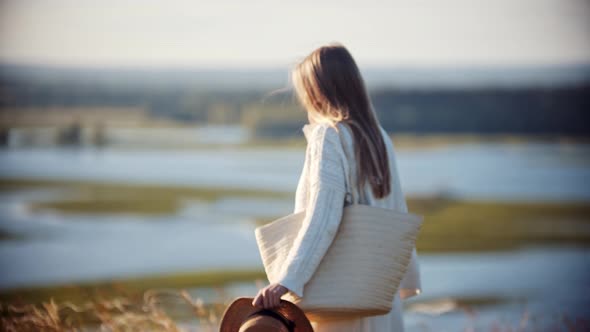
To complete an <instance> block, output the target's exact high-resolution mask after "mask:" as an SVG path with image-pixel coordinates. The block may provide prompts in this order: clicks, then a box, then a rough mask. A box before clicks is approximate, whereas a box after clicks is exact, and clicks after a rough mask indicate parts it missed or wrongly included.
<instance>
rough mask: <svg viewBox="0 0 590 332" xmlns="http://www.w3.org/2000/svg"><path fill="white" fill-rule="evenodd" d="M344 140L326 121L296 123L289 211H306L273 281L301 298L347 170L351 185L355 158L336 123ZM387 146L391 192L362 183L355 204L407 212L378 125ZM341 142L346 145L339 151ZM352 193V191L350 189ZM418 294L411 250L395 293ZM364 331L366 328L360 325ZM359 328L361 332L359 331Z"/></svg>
mask: <svg viewBox="0 0 590 332" xmlns="http://www.w3.org/2000/svg"><path fill="white" fill-rule="evenodd" d="M337 126H338V127H339V129H340V131H341V135H342V139H343V140H344V141H343V142H342V143H344V144H342V143H341V136H340V135H339V134H338V132H337V131H336V130H335V129H334V128H332V127H330V126H329V125H328V124H319V123H314V124H306V125H304V126H303V127H302V131H303V133H304V136H305V139H306V140H307V149H306V156H305V163H304V166H303V170H302V172H301V176H300V178H299V183H298V185H297V191H296V195H295V208H294V211H293V212H294V213H296V212H299V211H301V210H304V209H307V212H306V217H305V219H304V221H303V226H302V228H301V230H300V231H299V233H298V235H297V238H296V239H295V242H294V244H293V247H292V249H291V251H290V253H289V255H288V258H287V260H286V261H285V263H284V265H283V271H282V274H281V275H282V277H281V278H279V280H278V283H280V284H281V285H283V286H285V287H286V288H288V289H289V290H290V291H292V292H293V293H295V294H297V295H299V296H301V297H303V296H305V294H304V293H303V287H304V285H305V283H307V281H309V280H310V278H311V277H312V275H313V273H314V271H315V270H316V268H317V266H318V265H319V263H320V261H321V259H322V257H323V256H324V255H325V253H326V251H327V250H328V247H329V246H330V244H331V243H332V240H333V239H334V236H335V234H336V230H337V229H338V226H339V223H340V219H341V217H342V212H343V202H344V199H345V194H346V188H347V186H348V181H347V180H346V179H347V174H348V171H350V172H352V173H351V178H352V181H353V182H352V183H356V168H357V166H356V162H355V161H354V160H348V159H347V155H348V156H349V157H350V158H354V156H355V154H354V149H353V144H354V142H353V139H352V133H351V131H350V129H349V127H348V126H347V125H345V124H343V123H338V124H337ZM379 129H380V131H381V133H382V135H383V139H384V141H385V144H386V147H387V154H388V156H389V165H390V171H391V181H392V186H391V188H392V192H391V194H390V195H388V196H386V197H384V198H381V199H377V198H375V197H374V196H373V193H372V190H371V188H370V184H369V183H368V182H367V183H366V185H365V188H364V189H363V191H362V192H361V194H362V195H361V202H360V203H361V204H368V205H371V206H377V207H383V208H389V209H393V210H397V211H402V212H407V211H408V208H407V205H406V200H405V197H404V194H403V192H402V188H401V182H400V177H399V174H398V168H397V162H396V158H395V152H394V147H393V142H392V141H391V139H390V137H389V135H387V133H386V131H385V130H384V129H383V128H382V127H381V126H379ZM343 145H344V147H345V148H346V149H347V152H346V153H345V152H344V151H343ZM355 195H358V192H355ZM420 292H421V283H420V271H419V266H418V257H417V254H416V250H415V249H414V251H413V253H412V259H411V261H410V265H409V268H408V271H407V273H406V275H405V277H404V279H403V280H402V282H401V285H400V290H399V294H398V295H399V296H400V297H401V299H404V298H408V297H411V296H414V295H416V294H419V293H420ZM365 330H366V329H365ZM363 331H364V330H363Z"/></svg>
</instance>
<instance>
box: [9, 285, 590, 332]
mask: <svg viewBox="0 0 590 332" xmlns="http://www.w3.org/2000/svg"><path fill="white" fill-rule="evenodd" d="M219 294H220V298H219V300H218V301H216V302H215V303H210V304H205V303H204V302H203V301H202V300H201V299H200V298H198V297H197V298H192V297H191V296H190V295H189V294H188V292H186V291H185V290H182V289H181V290H165V289H150V290H147V291H145V292H144V294H143V296H142V297H141V298H140V299H138V300H131V299H129V298H127V297H124V296H117V297H113V298H110V299H88V300H87V301H85V302H84V303H83V304H74V303H72V302H69V301H64V302H58V301H55V300H54V299H51V300H49V301H46V302H43V303H39V304H25V305H22V304H19V305H15V304H11V303H2V302H0V326H1V327H2V331H78V330H81V329H87V328H93V330H101V331H103V330H108V331H166V332H180V331H203V332H208V331H218V330H219V324H220V322H221V318H222V317H223V313H224V311H225V308H227V306H228V305H229V303H230V302H231V300H232V299H230V298H228V297H227V296H226V295H224V294H223V293H219ZM507 301H508V299H503V298H465V299H462V298H444V299H431V300H427V301H422V302H424V303H420V301H413V303H412V304H410V305H408V304H407V303H404V307H405V308H408V307H409V309H410V310H413V308H415V309H416V310H417V311H423V310H425V309H426V310H428V311H433V310H434V311H436V310H437V308H440V309H442V312H440V313H434V314H430V317H428V316H424V318H423V319H422V321H421V324H420V325H421V328H422V329H423V330H424V331H440V330H441V326H440V322H441V321H440V319H439V320H438V321H437V317H438V316H440V315H444V314H445V313H446V312H449V311H452V312H459V313H463V314H464V315H465V318H466V323H465V327H464V330H465V331H475V330H478V331H493V332H504V331H505V332H508V331H510V332H512V331H522V332H525V331H540V330H543V331H545V330H551V331H586V330H587V329H588V327H589V326H590V321H589V320H588V319H587V318H586V317H575V316H571V315H569V314H568V313H566V312H563V313H556V314H555V315H552V316H550V317H547V316H546V315H545V314H542V313H535V312H531V311H529V310H528V309H527V308H526V307H524V308H523V310H522V313H521V314H520V317H519V318H517V319H513V320H509V321H506V320H505V319H504V318H503V317H502V316H501V315H498V318H497V319H496V320H494V321H492V322H491V323H487V324H486V325H487V326H486V327H482V326H480V325H482V324H481V322H478V310H480V309H481V308H482V307H485V306H489V305H492V306H493V305H497V304H501V303H504V302H507ZM429 308H430V309H429ZM182 323H184V324H182ZM186 323H190V325H187V324H186Z"/></svg>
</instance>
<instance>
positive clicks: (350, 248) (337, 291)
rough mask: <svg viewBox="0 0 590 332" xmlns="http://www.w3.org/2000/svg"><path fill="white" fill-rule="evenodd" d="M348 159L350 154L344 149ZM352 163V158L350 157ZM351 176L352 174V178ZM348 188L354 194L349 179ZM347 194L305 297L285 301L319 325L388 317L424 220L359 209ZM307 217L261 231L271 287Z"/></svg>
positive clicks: (302, 215) (281, 220) (285, 220)
mask: <svg viewBox="0 0 590 332" xmlns="http://www.w3.org/2000/svg"><path fill="white" fill-rule="evenodd" d="M344 151H345V153H346V149H344ZM347 157H348V154H347ZM348 173H349V172H348ZM347 179H348V184H347V188H351V186H350V184H351V183H352V182H351V181H350V174H348V176H347ZM352 192H354V188H353V190H350V189H347V195H346V197H347V198H348V196H349V195H350V197H351V199H350V201H349V200H346V202H343V203H349V204H343V206H344V207H343V214H342V219H341V222H340V225H339V228H338V231H337V233H336V235H335V237H334V241H333V242H332V244H331V245H330V247H329V248H328V251H327V252H326V254H325V256H324V257H323V258H322V260H321V262H320V263H319V265H318V267H317V269H316V271H315V272H314V275H313V276H312V278H311V279H310V280H309V281H308V282H307V283H306V284H305V286H304V294H305V295H304V296H303V297H298V296H297V295H296V294H294V293H292V292H288V293H287V294H285V295H284V296H283V297H282V298H283V299H286V300H288V301H291V302H293V303H295V304H296V305H298V306H299V307H300V308H301V309H303V310H304V312H305V313H306V315H307V316H308V317H309V318H310V319H312V320H314V321H325V320H332V319H341V318H350V317H354V316H372V315H383V314H386V313H388V312H389V311H391V308H392V302H393V299H394V296H395V294H396V292H397V290H398V288H399V285H400V283H401V281H402V279H403V277H404V275H405V273H406V270H407V268H408V265H409V263H410V259H411V256H412V251H413V248H414V246H415V242H416V238H417V236H418V233H419V230H420V227H421V225H422V221H423V217H422V216H419V215H415V214H411V213H405V212H400V211H395V210H392V209H385V208H380V207H374V206H369V205H362V204H356V201H355V199H354V198H355V195H353V193H352ZM304 218H305V211H300V212H298V213H294V214H290V215H287V216H284V217H282V218H279V219H276V220H275V221H273V222H271V223H269V224H267V225H264V226H260V227H258V228H256V230H255V234H256V241H257V244H258V248H259V251H260V255H261V257H262V261H263V264H264V269H265V272H266V275H267V277H268V279H269V281H270V282H271V283H273V282H275V280H277V279H278V278H279V275H280V272H281V271H282V268H283V263H284V262H285V261H286V258H287V255H288V254H289V251H290V249H291V247H292V246H293V242H294V240H295V237H296V236H297V233H298V232H299V229H300V228H301V225H302V222H303V220H304Z"/></svg>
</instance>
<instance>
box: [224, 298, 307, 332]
mask: <svg viewBox="0 0 590 332" xmlns="http://www.w3.org/2000/svg"><path fill="white" fill-rule="evenodd" d="M252 301H254V299H253V298H251V297H241V298H238V299H236V300H235V301H234V302H232V304H230V305H229V307H227V309H225V312H224V313H223V318H222V320H221V325H220V327H219V331H220V332H267V331H268V332H270V331H273V332H313V328H312V326H311V323H310V322H309V320H308V319H307V317H305V314H304V313H303V311H302V310H301V309H299V307H297V306H296V305H295V304H293V303H291V302H289V301H286V300H281V304H280V305H279V306H277V307H275V308H272V309H263V308H259V307H255V306H253V305H252Z"/></svg>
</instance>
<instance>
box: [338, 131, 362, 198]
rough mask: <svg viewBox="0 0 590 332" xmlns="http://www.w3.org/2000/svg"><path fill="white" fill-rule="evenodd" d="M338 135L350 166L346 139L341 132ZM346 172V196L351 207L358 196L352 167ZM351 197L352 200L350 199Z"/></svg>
mask: <svg viewBox="0 0 590 332" xmlns="http://www.w3.org/2000/svg"><path fill="white" fill-rule="evenodd" d="M343 126H346V125H345V124H343ZM337 132H338V135H339V136H340V144H341V146H342V151H343V152H344V154H345V155H346V159H347V160H348V163H349V164H350V161H351V159H350V157H349V154H348V152H347V150H346V146H345V145H344V142H345V140H344V138H343V137H342V133H341V132H340V130H337ZM344 172H345V173H346V178H347V179H348V184H347V185H346V196H345V198H344V199H345V200H346V201H347V202H348V203H349V205H352V204H355V202H356V201H355V199H354V198H355V197H358V195H355V194H354V192H355V186H354V185H353V182H352V175H351V174H350V173H351V172H350V167H349V168H348V169H345V170H344ZM349 197H350V199H348V198H349Z"/></svg>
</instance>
